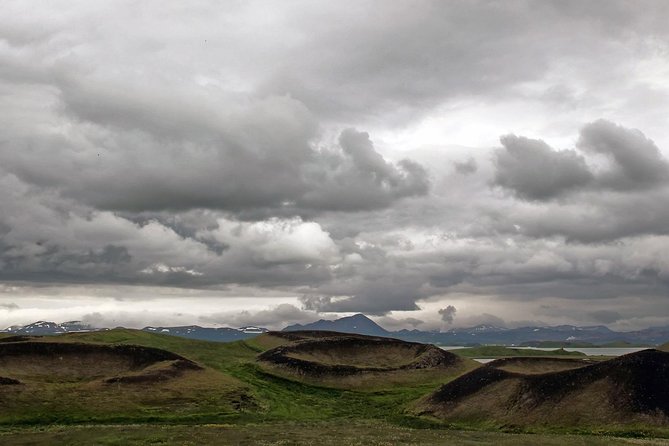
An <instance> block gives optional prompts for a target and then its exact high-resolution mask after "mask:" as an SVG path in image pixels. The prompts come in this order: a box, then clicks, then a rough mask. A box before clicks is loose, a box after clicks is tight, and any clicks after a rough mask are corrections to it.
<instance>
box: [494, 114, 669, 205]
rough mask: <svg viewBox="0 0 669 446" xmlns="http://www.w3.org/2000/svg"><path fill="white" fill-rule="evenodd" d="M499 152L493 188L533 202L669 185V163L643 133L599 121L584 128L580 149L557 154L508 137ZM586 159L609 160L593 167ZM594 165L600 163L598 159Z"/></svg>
mask: <svg viewBox="0 0 669 446" xmlns="http://www.w3.org/2000/svg"><path fill="white" fill-rule="evenodd" d="M501 142H502V145H503V148H501V149H498V150H497V151H496V153H495V167H496V171H495V178H494V180H493V184H495V185H497V186H500V187H502V188H504V189H508V190H510V191H512V192H513V193H514V194H515V195H516V196H518V197H519V198H522V199H527V200H538V201H542V200H550V199H553V198H556V197H561V196H564V195H565V194H567V193H569V192H578V191H584V190H585V191H588V190H590V191H607V190H613V191H621V192H625V191H636V190H643V189H652V188H656V187H660V186H663V185H666V184H667V180H669V163H667V160H666V159H665V158H664V157H663V156H662V154H661V152H660V150H659V149H658V148H657V146H655V144H654V143H653V141H651V140H650V139H648V138H646V136H645V135H644V134H643V133H642V132H641V131H639V130H636V129H627V128H624V127H622V126H619V125H616V124H614V123H612V122H609V121H605V120H599V121H596V122H593V123H591V124H587V125H586V126H584V127H583V128H582V129H581V134H580V138H579V140H578V143H577V145H576V146H577V147H578V149H579V150H580V151H581V153H579V152H577V151H576V150H554V149H553V148H551V147H550V146H549V145H548V144H546V143H545V142H543V141H541V140H534V139H528V138H523V137H517V136H515V135H508V136H504V137H502V138H501ZM584 154H598V155H603V156H605V157H606V161H608V163H607V165H606V166H603V167H600V168H595V167H591V166H589V165H588V163H587V162H586V158H585V156H584ZM593 162H596V160H594V161H593Z"/></svg>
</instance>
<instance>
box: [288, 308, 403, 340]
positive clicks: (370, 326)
mask: <svg viewBox="0 0 669 446" xmlns="http://www.w3.org/2000/svg"><path fill="white" fill-rule="evenodd" d="M299 330H317V331H338V332H340V333H356V334H363V335H371V336H388V335H389V334H390V332H388V331H386V330H385V329H384V328H382V327H381V326H380V325H378V324H377V323H376V322H374V321H373V320H371V319H370V318H368V317H367V316H365V315H364V314H360V313H358V314H354V315H353V316H346V317H342V318H340V319H335V320H331V321H328V320H324V319H321V320H319V321H316V322H312V323H311V324H304V325H302V324H295V325H290V326H288V327H286V328H284V329H283V331H299Z"/></svg>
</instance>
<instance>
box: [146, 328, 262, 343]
mask: <svg viewBox="0 0 669 446" xmlns="http://www.w3.org/2000/svg"><path fill="white" fill-rule="evenodd" d="M142 330H144V331H149V332H152V333H161V334H166V335H172V336H180V337H182V338H189V339H199V340H202V341H216V342H231V341H240V340H242V339H248V338H253V337H255V336H258V335H259V334H262V333H265V332H267V329H266V328H261V327H252V326H248V327H242V328H228V327H225V328H211V327H200V326H198V325H187V326H183V327H144V328H142Z"/></svg>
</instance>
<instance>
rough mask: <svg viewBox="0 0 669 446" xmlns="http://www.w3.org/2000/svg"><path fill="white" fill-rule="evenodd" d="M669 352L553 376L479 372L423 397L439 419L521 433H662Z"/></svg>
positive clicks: (423, 409)
mask: <svg viewBox="0 0 669 446" xmlns="http://www.w3.org/2000/svg"><path fill="white" fill-rule="evenodd" d="M668 374H669V353H665V352H660V351H658V350H644V351H642V352H638V353H632V354H629V355H625V356H621V357H619V358H616V359H612V360H609V361H602V362H597V363H594V364H591V365H587V366H585V367H577V368H571V369H566V370H562V371H554V372H550V373H518V372H514V371H509V370H505V368H504V367H500V366H499V364H492V363H491V365H487V366H484V367H480V368H479V369H476V370H474V371H472V372H470V373H467V374H465V375H463V376H461V377H459V378H457V379H456V380H453V381H452V382H450V383H447V384H445V385H443V386H442V387H441V388H440V389H439V390H437V391H436V392H434V393H433V394H431V395H430V396H429V397H427V398H425V399H424V400H423V401H422V402H421V403H419V404H418V406H417V408H418V411H419V412H420V413H423V414H430V415H432V416H435V417H437V418H439V419H444V420H449V421H451V422H453V421H469V422H482V420H485V421H486V422H488V423H502V424H509V423H510V424H514V425H519V426H528V425H533V426H553V427H556V426H582V427H603V426H621V425H644V424H645V425H655V426H666V425H667V423H668V420H669V418H668V417H669V385H668V384H667V381H666V377H667V376H669V375H668Z"/></svg>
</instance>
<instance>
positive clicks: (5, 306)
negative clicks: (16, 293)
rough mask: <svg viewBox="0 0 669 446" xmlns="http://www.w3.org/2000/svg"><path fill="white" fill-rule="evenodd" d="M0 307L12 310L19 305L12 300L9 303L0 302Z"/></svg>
mask: <svg viewBox="0 0 669 446" xmlns="http://www.w3.org/2000/svg"><path fill="white" fill-rule="evenodd" d="M0 308H2V309H3V310H6V311H13V310H18V309H19V308H21V307H19V306H18V305H16V304H15V303H14V302H10V303H0Z"/></svg>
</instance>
